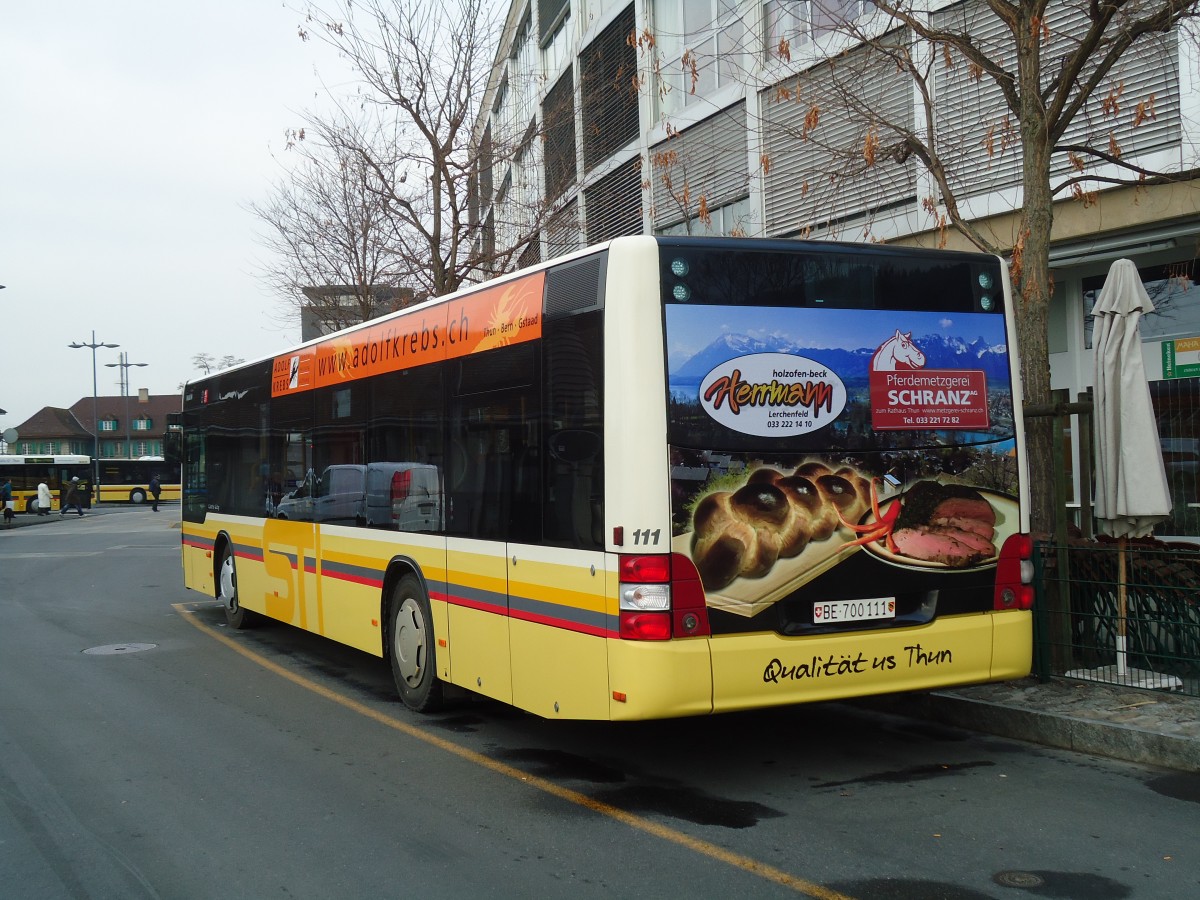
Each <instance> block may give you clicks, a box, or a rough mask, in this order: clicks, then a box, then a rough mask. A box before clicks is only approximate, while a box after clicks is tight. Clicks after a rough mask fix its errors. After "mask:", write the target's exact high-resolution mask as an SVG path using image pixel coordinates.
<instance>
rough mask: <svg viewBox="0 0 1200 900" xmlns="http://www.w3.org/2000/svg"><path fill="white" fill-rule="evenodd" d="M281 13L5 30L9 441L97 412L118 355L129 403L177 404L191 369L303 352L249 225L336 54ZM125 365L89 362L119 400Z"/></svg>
mask: <svg viewBox="0 0 1200 900" xmlns="http://www.w3.org/2000/svg"><path fill="white" fill-rule="evenodd" d="M299 21H300V17H299V16H298V15H297V14H296V13H294V12H292V11H290V10H288V9H286V8H285V7H284V6H283V5H282V4H281V2H280V0H208V2H205V3H183V2H176V0H110V2H104V3H99V2H96V0H50V2H13V3H5V4H4V12H3V14H2V15H0V284H3V285H5V286H6V287H5V289H4V290H0V409H5V410H7V414H5V415H0V429H4V428H9V427H14V426H16V425H19V424H20V423H21V422H23V421H25V420H26V419H27V418H29V417H30V416H31V415H33V414H34V413H35V412H36V411H37V410H39V409H41V408H42V407H44V406H61V407H66V406H70V405H71V404H72V403H74V402H75V401H76V400H78V399H80V398H81V397H91V395H92V354H91V351H90V350H87V349H83V350H72V349H70V348H68V346H67V345H68V344H69V343H71V342H73V341H82V342H88V343H90V342H91V340H92V332H93V330H94V331H95V336H96V340H97V341H104V342H108V343H117V344H120V345H121V347H120V349H121V350H125V351H127V352H128V354H129V357H128V358H129V361H130V362H144V363H148V364H149V365H148V366H147V367H145V368H131V369H130V370H129V373H130V379H129V383H130V388H131V393H136V391H137V389H138V388H142V387H144V388H149V389H150V391H151V392H152V393H156V394H158V393H171V392H174V391H175V390H176V387H177V385H178V384H179V383H180V382H181V381H184V380H187V379H189V378H191V377H193V376H194V375H195V374H196V370H195V369H194V367H193V366H192V362H191V361H192V357H193V356H195V355H196V354H197V353H210V354H212V355H214V356H216V357H218V358H220V357H222V356H224V355H226V354H233V355H235V356H238V357H242V358H245V359H251V358H258V357H262V356H266V355H269V354H272V353H274V352H276V351H278V350H280V349H282V348H284V347H285V346H287V345H289V344H291V343H294V342H296V341H297V340H299V334H300V330H299V325H298V324H295V325H284V324H281V323H280V322H279V321H278V311H279V307H280V302H281V301H280V300H279V299H278V298H277V297H275V296H273V295H271V294H270V293H269V292H268V291H267V289H266V287H265V286H264V284H263V282H262V281H261V280H260V279H259V277H258V274H257V273H258V272H259V270H260V263H259V262H258V261H259V260H261V259H263V257H264V256H265V250H263V249H262V247H261V246H260V245H258V244H257V243H256V241H255V234H256V231H257V230H258V229H259V226H258V224H257V222H256V221H255V220H254V218H253V217H252V216H251V215H250V213H248V212H247V211H246V206H247V204H248V203H250V202H251V201H255V200H261V199H263V198H264V197H265V195H266V194H267V192H268V189H269V185H270V184H271V182H272V181H273V180H275V179H276V178H277V176H278V174H279V172H280V169H279V164H278V163H277V162H276V161H275V159H274V158H273V157H272V153H275V154H284V150H283V136H284V132H285V130H286V129H288V128H289V127H293V126H296V125H299V124H301V116H300V112H301V111H302V110H304V109H310V108H313V107H314V106H316V105H318V104H319V100H318V99H317V97H318V94H319V91H320V87H319V85H320V82H319V81H318V75H319V76H320V77H322V78H324V79H325V80H327V81H330V82H334V83H336V82H337V80H338V78H339V77H340V78H341V80H342V82H343V84H344V83H345V82H346V75H345V74H344V73H345V72H346V69H345V65H344V63H342V62H340V61H339V60H337V59H336V58H335V57H334V56H333V54H332V51H330V50H328V49H327V48H325V47H324V46H322V45H319V44H317V43H315V42H312V41H310V42H308V43H304V42H302V41H301V40H300V39H299V38H298V37H297V25H298V24H299ZM119 352H120V351H119V350H98V351H97V352H96V362H97V373H98V375H97V378H98V381H99V393H100V394H101V395H104V394H114V395H115V394H119V393H120V388H119V371H120V370H119V369H117V368H111V369H110V368H106V367H105V366H104V363H108V362H117V361H118V353H119Z"/></svg>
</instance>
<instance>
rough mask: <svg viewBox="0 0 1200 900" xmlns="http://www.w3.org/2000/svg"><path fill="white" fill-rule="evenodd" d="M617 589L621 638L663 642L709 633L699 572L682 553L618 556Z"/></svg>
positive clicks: (706, 610)
mask: <svg viewBox="0 0 1200 900" xmlns="http://www.w3.org/2000/svg"><path fill="white" fill-rule="evenodd" d="M620 591H621V596H620V627H619V634H620V637H621V638H622V639H623V640H627V641H667V640H670V639H671V638H673V637H702V636H706V635H708V634H710V633H711V631H710V629H709V625H708V609H707V607H706V605H705V603H704V588H703V587H702V586H701V585H700V573H699V572H697V571H696V567H695V565H693V564H692V561H691V560H690V559H688V558H687V557H686V556H683V555H681V554H679V553H672V554H670V555H669V556H664V555H660V556H622V557H621V558H620Z"/></svg>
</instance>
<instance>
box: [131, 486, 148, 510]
mask: <svg viewBox="0 0 1200 900" xmlns="http://www.w3.org/2000/svg"><path fill="white" fill-rule="evenodd" d="M129 502H130V503H132V504H134V505H135V506H140V505H141V504H143V503H145V502H146V492H145V491H143V490H141V489H140V488H139V489H137V490H134V491H131V492H130V494H129Z"/></svg>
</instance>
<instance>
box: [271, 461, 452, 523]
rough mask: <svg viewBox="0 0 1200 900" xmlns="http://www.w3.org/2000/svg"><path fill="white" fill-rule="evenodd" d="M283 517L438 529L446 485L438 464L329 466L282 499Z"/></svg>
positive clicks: (278, 509)
mask: <svg viewBox="0 0 1200 900" xmlns="http://www.w3.org/2000/svg"><path fill="white" fill-rule="evenodd" d="M275 515H276V517H277V518H280V519H292V520H294V521H304V522H323V523H328V524H331V525H363V524H366V525H369V526H371V527H372V528H388V529H391V530H394V531H438V530H439V529H440V528H441V527H442V487H441V479H440V477H439V475H438V469H437V466H432V465H428V464H426V463H390V462H381V463H370V464H369V465H365V466H362V465H336V466H329V467H328V468H326V469H325V470H324V471H323V472H322V473H321V475H320V477H319V478H317V477H314V475H313V472H312V470H311V469H310V470H309V472H308V475H306V476H305V479H304V481H303V483H301V484H300V486H299V487H297V488H296V490H294V491H292V492H291V493H290V494H287V495H286V496H284V497H283V499H281V500H280V501H279V504H278V506H277V507H276V510H275Z"/></svg>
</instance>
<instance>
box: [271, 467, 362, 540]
mask: <svg viewBox="0 0 1200 900" xmlns="http://www.w3.org/2000/svg"><path fill="white" fill-rule="evenodd" d="M365 468H366V467H365V466H358V465H340V466H329V467H327V468H326V469H325V470H324V471H323V472H322V473H321V475H320V477H319V478H318V477H315V476H314V473H313V470H312V469H309V470H308V474H306V475H305V476H304V481H303V482H301V484H300V486H299V487H297V488H296V489H295V490H294V491H292V492H291V493H290V494H286V495H284V497H283V498H282V499H281V500H280V501H279V503H278V505H277V506H276V508H275V516H276V518H279V519H292V520H294V521H298V522H327V523H329V524H332V525H361V524H363V522H365V520H366V519H365V507H366V503H365V494H366V491H365V489H364V471H363V470H364V469H365Z"/></svg>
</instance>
